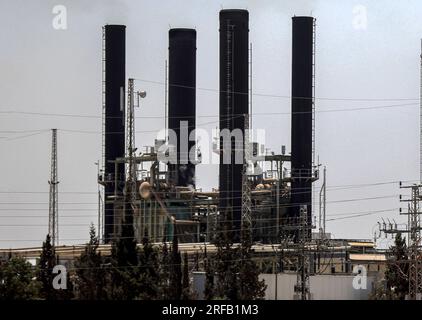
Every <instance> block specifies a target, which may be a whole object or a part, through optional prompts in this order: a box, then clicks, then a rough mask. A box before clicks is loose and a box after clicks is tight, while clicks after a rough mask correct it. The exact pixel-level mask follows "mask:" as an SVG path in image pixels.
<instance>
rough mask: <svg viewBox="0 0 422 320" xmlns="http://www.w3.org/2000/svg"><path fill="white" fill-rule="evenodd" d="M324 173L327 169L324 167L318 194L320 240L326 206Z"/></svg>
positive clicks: (322, 234) (323, 229) (322, 232)
mask: <svg viewBox="0 0 422 320" xmlns="http://www.w3.org/2000/svg"><path fill="white" fill-rule="evenodd" d="M326 172H327V168H326V167H324V174H323V178H324V180H323V182H322V186H321V190H320V192H319V234H320V238H321V240H322V239H323V237H324V236H325V204H326V198H327V196H326V191H327V187H326Z"/></svg>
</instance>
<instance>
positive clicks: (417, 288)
mask: <svg viewBox="0 0 422 320" xmlns="http://www.w3.org/2000/svg"><path fill="white" fill-rule="evenodd" d="M410 188H411V190H412V198H411V199H410V203H409V210H408V212H407V214H408V215H409V226H408V230H409V241H410V243H409V262H410V265H409V299H410V300H421V299H422V256H421V251H420V246H421V218H420V215H421V214H422V212H420V202H421V200H422V197H421V190H422V185H414V186H411V187H410Z"/></svg>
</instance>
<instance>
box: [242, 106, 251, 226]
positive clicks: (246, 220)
mask: <svg viewBox="0 0 422 320" xmlns="http://www.w3.org/2000/svg"><path fill="white" fill-rule="evenodd" d="M244 118H245V133H244V137H243V146H244V147H243V175H242V180H243V181H242V189H243V190H242V224H243V225H242V227H244V226H246V227H248V228H252V218H251V211H252V209H251V206H252V200H251V185H250V184H249V180H248V173H249V171H248V167H249V166H248V165H249V161H250V159H251V157H250V156H251V155H250V144H249V115H248V114H245V115H244Z"/></svg>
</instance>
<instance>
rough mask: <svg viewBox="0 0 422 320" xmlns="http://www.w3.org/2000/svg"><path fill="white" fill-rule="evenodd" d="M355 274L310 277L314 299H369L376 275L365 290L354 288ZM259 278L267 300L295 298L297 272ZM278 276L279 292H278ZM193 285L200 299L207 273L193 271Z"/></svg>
mask: <svg viewBox="0 0 422 320" xmlns="http://www.w3.org/2000/svg"><path fill="white" fill-rule="evenodd" d="M354 277H355V276H354V275H328V274H327V275H315V276H311V277H310V280H309V282H310V287H311V294H312V299H313V300H367V299H368V298H369V294H370V293H371V292H372V289H373V286H374V283H375V279H376V278H375V277H374V276H368V277H367V286H366V289H365V290H363V289H362V290H356V289H354V288H353V279H354ZM259 278H260V279H261V280H262V279H263V280H264V281H265V284H266V285H267V290H266V291H265V300H276V294H277V300H293V296H294V286H295V284H296V274H287V273H280V274H277V276H276V275H275V274H261V275H260V276H259ZM276 278H277V293H276V286H275V283H276ZM193 287H194V290H195V292H196V294H197V297H198V299H200V300H201V299H203V297H204V295H203V292H204V287H205V274H204V273H203V272H194V273H193Z"/></svg>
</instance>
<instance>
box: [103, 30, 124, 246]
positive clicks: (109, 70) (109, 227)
mask: <svg viewBox="0 0 422 320" xmlns="http://www.w3.org/2000/svg"><path fill="white" fill-rule="evenodd" d="M125 50H126V26H122V25H106V26H105V128H104V130H105V138H104V140H105V141H104V144H105V150H104V164H105V172H104V175H105V181H106V185H105V197H106V199H105V200H106V202H105V213H104V240H105V242H109V241H110V239H111V237H112V235H113V229H114V228H113V226H114V208H113V204H112V203H109V202H107V197H108V196H111V195H113V194H114V189H115V187H117V189H118V193H119V194H121V193H122V191H123V185H124V181H125V170H124V164H121V165H119V167H118V170H117V180H118V185H117V186H115V183H114V180H115V168H114V163H109V161H110V160H111V161H112V160H115V159H116V158H120V157H124V155H125V112H124V96H125V77H126V75H125V64H126V61H125V59H126V52H125Z"/></svg>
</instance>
